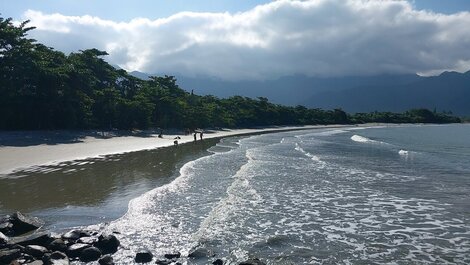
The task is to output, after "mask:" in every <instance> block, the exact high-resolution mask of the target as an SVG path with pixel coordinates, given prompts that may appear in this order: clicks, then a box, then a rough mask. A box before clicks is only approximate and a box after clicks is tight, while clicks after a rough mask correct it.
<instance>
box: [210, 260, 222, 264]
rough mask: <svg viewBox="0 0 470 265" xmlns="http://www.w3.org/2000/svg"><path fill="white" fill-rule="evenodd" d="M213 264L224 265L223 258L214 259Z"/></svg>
mask: <svg viewBox="0 0 470 265" xmlns="http://www.w3.org/2000/svg"><path fill="white" fill-rule="evenodd" d="M212 264H214V265H224V261H223V260H221V259H216V260H214V262H212Z"/></svg>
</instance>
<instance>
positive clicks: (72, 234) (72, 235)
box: [62, 230, 80, 241]
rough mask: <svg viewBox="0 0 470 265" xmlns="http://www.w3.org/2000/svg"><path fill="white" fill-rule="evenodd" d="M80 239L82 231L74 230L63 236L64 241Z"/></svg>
mask: <svg viewBox="0 0 470 265" xmlns="http://www.w3.org/2000/svg"><path fill="white" fill-rule="evenodd" d="M79 238H80V231H79V230H72V231H68V232H67V233H65V234H63V235H62V239H65V240H70V241H76V240H78V239H79Z"/></svg>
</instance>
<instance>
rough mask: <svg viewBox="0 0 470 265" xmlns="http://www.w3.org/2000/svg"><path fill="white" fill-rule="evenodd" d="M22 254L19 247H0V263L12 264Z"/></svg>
mask: <svg viewBox="0 0 470 265" xmlns="http://www.w3.org/2000/svg"><path fill="white" fill-rule="evenodd" d="M20 256H21V251H20V250H19V249H0V264H10V262H12V261H13V260H15V259H17V258H19V257H20Z"/></svg>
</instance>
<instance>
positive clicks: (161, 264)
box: [155, 259, 171, 265]
mask: <svg viewBox="0 0 470 265" xmlns="http://www.w3.org/2000/svg"><path fill="white" fill-rule="evenodd" d="M155 264H158V265H168V264H171V261H170V260H166V259H165V260H163V259H159V260H157V261H156V262H155Z"/></svg>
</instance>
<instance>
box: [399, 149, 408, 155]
mask: <svg viewBox="0 0 470 265" xmlns="http://www.w3.org/2000/svg"><path fill="white" fill-rule="evenodd" d="M398 154H399V155H402V156H407V155H408V154H409V152H408V151H407V150H400V151H398Z"/></svg>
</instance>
